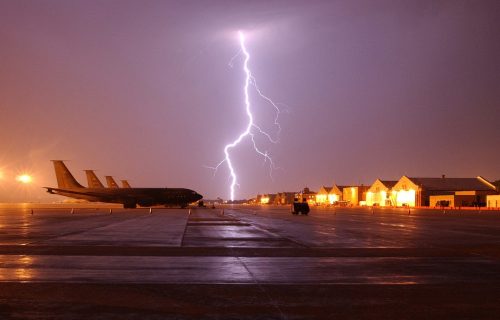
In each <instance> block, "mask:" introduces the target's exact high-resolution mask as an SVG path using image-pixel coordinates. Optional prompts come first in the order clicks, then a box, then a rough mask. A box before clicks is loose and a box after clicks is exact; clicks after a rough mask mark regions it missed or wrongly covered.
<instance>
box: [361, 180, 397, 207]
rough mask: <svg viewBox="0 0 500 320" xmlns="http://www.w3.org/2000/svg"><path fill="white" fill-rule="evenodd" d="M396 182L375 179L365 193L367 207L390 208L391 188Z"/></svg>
mask: <svg viewBox="0 0 500 320" xmlns="http://www.w3.org/2000/svg"><path fill="white" fill-rule="evenodd" d="M396 183H397V181H392V180H380V179H377V180H375V182H374V183H373V184H372V185H371V186H370V188H369V189H368V191H367V192H366V205H367V206H381V207H384V206H392V205H393V202H392V200H391V192H392V188H393V187H394V186H395V185H396Z"/></svg>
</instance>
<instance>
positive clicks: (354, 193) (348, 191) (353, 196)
mask: <svg viewBox="0 0 500 320" xmlns="http://www.w3.org/2000/svg"><path fill="white" fill-rule="evenodd" d="M368 188H369V187H367V186H363V185H361V186H347V187H344V188H343V189H342V200H343V201H347V202H348V203H349V204H350V205H353V206H357V205H363V204H365V203H366V192H367V191H368Z"/></svg>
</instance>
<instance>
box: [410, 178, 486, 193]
mask: <svg viewBox="0 0 500 320" xmlns="http://www.w3.org/2000/svg"><path fill="white" fill-rule="evenodd" d="M409 179H410V180H411V181H413V183H415V184H416V185H418V186H420V187H421V188H423V189H425V190H430V191H466V190H467V191H468V190H474V191H491V190H495V189H494V188H492V186H491V185H488V184H487V183H486V182H483V181H482V180H481V178H480V177H477V178H409Z"/></svg>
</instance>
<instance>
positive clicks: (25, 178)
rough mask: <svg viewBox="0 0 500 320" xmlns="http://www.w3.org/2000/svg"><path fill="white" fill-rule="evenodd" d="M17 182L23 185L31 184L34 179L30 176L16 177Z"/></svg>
mask: <svg viewBox="0 0 500 320" xmlns="http://www.w3.org/2000/svg"><path fill="white" fill-rule="evenodd" d="M16 180H17V181H18V182H20V183H23V184H29V183H31V182H32V181H33V178H32V177H31V176H30V175H29V174H21V175H19V176H17V177H16Z"/></svg>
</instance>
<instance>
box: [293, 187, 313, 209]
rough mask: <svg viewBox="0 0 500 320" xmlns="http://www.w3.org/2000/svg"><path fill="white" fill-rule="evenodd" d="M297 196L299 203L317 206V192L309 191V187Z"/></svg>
mask: <svg viewBox="0 0 500 320" xmlns="http://www.w3.org/2000/svg"><path fill="white" fill-rule="evenodd" d="M295 195H296V198H297V201H299V202H307V203H309V204H310V205H315V204H316V192H314V191H311V190H309V188H308V187H305V188H304V190H302V192H299V193H297V194H295Z"/></svg>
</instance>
